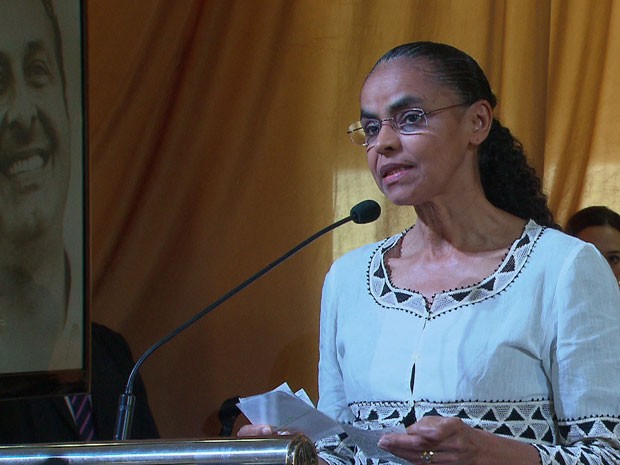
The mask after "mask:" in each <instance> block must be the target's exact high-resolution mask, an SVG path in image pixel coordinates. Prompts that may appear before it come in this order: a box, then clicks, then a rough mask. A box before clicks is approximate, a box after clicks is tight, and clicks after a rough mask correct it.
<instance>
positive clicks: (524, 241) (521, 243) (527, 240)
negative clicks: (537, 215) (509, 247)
mask: <svg viewBox="0 0 620 465" xmlns="http://www.w3.org/2000/svg"><path fill="white" fill-rule="evenodd" d="M529 243H530V237H529V236H528V235H527V234H526V235H525V237H523V238H522V239H521V240H520V241H519V242H518V243H517V249H520V248H521V247H523V246H525V245H527V244H529Z"/></svg>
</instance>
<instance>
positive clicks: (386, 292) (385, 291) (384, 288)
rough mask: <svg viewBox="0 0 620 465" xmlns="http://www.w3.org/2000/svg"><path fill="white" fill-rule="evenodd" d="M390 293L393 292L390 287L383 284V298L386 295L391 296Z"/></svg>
mask: <svg viewBox="0 0 620 465" xmlns="http://www.w3.org/2000/svg"><path fill="white" fill-rule="evenodd" d="M390 292H392V291H391V290H390V288H389V287H388V285H387V283H383V290H382V291H381V297H383V296H384V295H386V294H389V293H390Z"/></svg>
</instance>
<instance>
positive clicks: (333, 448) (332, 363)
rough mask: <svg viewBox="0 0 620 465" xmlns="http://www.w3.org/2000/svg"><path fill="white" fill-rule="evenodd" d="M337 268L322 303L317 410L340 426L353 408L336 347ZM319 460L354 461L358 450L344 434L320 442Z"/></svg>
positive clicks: (338, 463) (336, 464)
mask: <svg viewBox="0 0 620 465" xmlns="http://www.w3.org/2000/svg"><path fill="white" fill-rule="evenodd" d="M335 274H336V272H335V270H334V267H332V269H331V270H330V271H329V273H327V276H326V277H325V282H324V284H323V295H322V300H321V324H320V340H319V403H318V409H319V410H320V411H322V412H323V413H325V414H327V415H329V416H330V417H332V418H334V419H335V420H337V421H339V422H341V423H347V422H350V421H351V419H350V416H351V413H350V409H349V407H348V404H347V399H346V395H345V392H344V383H343V378H342V371H341V370H340V366H339V364H338V351H337V347H336V336H337V321H338V311H337V310H338V295H337V293H336V286H335V283H334V281H335V277H334V275H335ZM316 449H317V453H318V455H319V457H321V458H322V459H323V460H325V461H326V462H327V463H329V464H331V465H350V464H353V463H354V462H355V447H354V446H353V445H352V444H351V443H350V442H349V441H347V435H346V434H345V433H342V434H339V435H334V436H330V437H328V438H324V439H321V440H319V441H317V443H316Z"/></svg>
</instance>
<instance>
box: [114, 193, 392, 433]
mask: <svg viewBox="0 0 620 465" xmlns="http://www.w3.org/2000/svg"><path fill="white" fill-rule="evenodd" d="M379 215H381V207H380V206H379V204H378V203H377V202H375V201H374V200H364V201H362V202H360V203H358V204H357V205H355V206H354V207H353V208H351V212H350V214H349V216H347V217H346V218H343V219H341V220H338V221H336V222H335V223H333V224H330V225H329V226H326V227H325V228H323V229H321V230H320V231H318V232H316V233H315V234H313V235H312V236H310V237H309V238H307V239H306V240H304V241H303V242H301V243H299V244H298V245H296V246H295V247H293V248H292V249H291V250H289V251H288V252H286V253H285V254H284V255H282V256H281V257H280V258H278V259H277V260H275V261H273V262H271V263H270V264H269V265H267V266H266V267H265V268H263V269H262V270H260V271H258V272H257V273H255V274H254V275H252V276H250V277H249V278H248V279H247V280H245V281H244V282H242V283H241V284H239V285H238V286H237V287H235V288H234V289H232V290H230V291H228V292H227V293H226V294H224V295H223V296H221V297H220V298H219V299H217V300H216V301H214V302H213V303H211V304H210V305H209V306H207V307H205V308H204V309H202V310H201V311H200V312H198V313H197V314H196V315H194V316H193V317H192V318H190V319H189V320H187V321H186V322H185V323H183V324H182V325H180V326H178V327H177V328H176V329H174V330H173V331H171V332H170V333H168V334H167V335H166V336H164V337H163V338H161V339H160V340H159V341H157V342H156V343H155V344H153V345H152V346H151V347H150V348H149V349H147V350H146V352H144V353H143V354H142V356H141V357H140V358H139V359H138V361H137V362H136V363H135V364H134V366H133V368H132V370H131V373H130V374H129V378H128V379H127V384H126V386H125V391H124V392H123V393H122V394H121V396H120V398H119V402H118V411H117V413H116V425H115V429H114V439H115V440H125V439H129V435H130V432H131V423H132V420H133V410H134V405H135V395H134V394H133V385H134V382H135V378H136V375H137V374H138V370H139V368H140V367H141V366H142V364H143V363H144V362H145V360H146V359H147V358H148V357H149V356H150V355H151V354H152V353H153V352H155V351H156V350H157V349H159V348H160V347H161V346H163V345H164V344H165V343H167V342H168V341H170V340H171V339H173V338H174V337H175V336H176V335H177V334H179V333H180V332H181V331H183V330H184V329H186V328H187V327H188V326H191V325H193V324H194V323H195V322H197V321H198V320H200V319H201V318H202V317H204V316H205V315H206V314H207V313H209V312H211V311H212V310H214V309H215V308H217V307H218V306H220V305H221V304H223V303H224V302H226V301H227V300H228V299H230V298H231V297H232V296H234V295H235V294H237V293H238V292H239V291H241V290H243V289H244V288H245V287H247V286H248V285H250V284H252V283H253V282H254V281H256V280H257V279H258V278H260V277H261V276H263V275H264V274H266V273H267V272H269V271H271V270H272V269H273V268H275V267H276V266H278V265H279V264H280V263H282V262H283V261H285V260H286V259H287V258H289V257H291V256H292V255H294V254H295V253H297V252H298V251H299V250H301V249H303V248H304V247H305V246H307V245H308V244H310V243H311V242H313V241H314V240H316V239H318V238H319V237H321V236H322V235H324V234H325V233H328V232H329V231H331V230H333V229H336V228H337V227H338V226H341V225H343V224H345V223H348V222H349V221H353V222H354V223H357V224H365V223H371V222H373V221H375V220H376V219H377V218H379Z"/></svg>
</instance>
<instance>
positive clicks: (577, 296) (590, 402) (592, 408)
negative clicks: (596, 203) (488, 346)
mask: <svg viewBox="0 0 620 465" xmlns="http://www.w3.org/2000/svg"><path fill="white" fill-rule="evenodd" d="M550 312H552V318H550V320H549V321H555V324H556V328H555V338H554V340H553V341H551V343H550V344H549V347H550V360H551V364H550V367H549V370H550V380H551V384H552V390H553V401H554V407H555V413H556V416H557V422H558V431H557V432H556V434H557V437H558V441H557V443H558V444H557V445H553V446H548V445H540V444H536V445H535V447H536V448H537V449H538V451H539V454H540V457H541V462H542V464H543V465H551V464H553V465H555V464H566V465H576V464H591V465H595V464H598V465H612V464H620V360H619V358H620V290H619V288H618V283H617V282H616V280H615V279H614V276H613V274H612V273H611V270H610V268H609V265H608V264H607V263H606V261H605V260H604V258H603V257H602V256H601V255H600V254H599V253H598V251H597V250H596V249H595V248H594V247H593V246H591V245H590V244H587V245H580V246H579V247H577V248H576V249H575V250H574V252H573V253H572V256H571V257H567V258H566V260H565V262H564V266H563V268H562V269H561V271H560V275H559V278H558V280H557V287H556V289H555V290H554V297H553V305H552V308H551V309H550ZM593 362H594V363H593Z"/></svg>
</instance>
